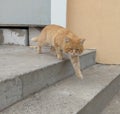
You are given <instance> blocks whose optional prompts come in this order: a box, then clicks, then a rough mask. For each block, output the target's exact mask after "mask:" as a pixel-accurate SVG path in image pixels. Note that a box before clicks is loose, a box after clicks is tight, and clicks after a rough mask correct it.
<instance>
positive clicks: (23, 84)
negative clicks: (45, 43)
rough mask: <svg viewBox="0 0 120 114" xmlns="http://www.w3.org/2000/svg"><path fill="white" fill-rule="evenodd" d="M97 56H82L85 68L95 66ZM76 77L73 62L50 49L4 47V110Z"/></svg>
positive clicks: (0, 55) (0, 96)
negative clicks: (71, 77)
mask: <svg viewBox="0 0 120 114" xmlns="http://www.w3.org/2000/svg"><path fill="white" fill-rule="evenodd" d="M95 53H96V52H95V50H86V51H85V52H84V53H83V54H82V55H81V67H82V69H84V68H87V67H89V66H91V65H93V64H95ZM85 58H86V59H85ZM88 61H89V62H88ZM72 74H74V71H73V68H72V65H71V63H70V61H69V60H68V59H67V58H65V60H63V61H60V60H58V59H57V58H56V57H55V55H54V54H53V53H50V52H49V49H48V47H46V48H44V49H43V54H37V53H36V51H35V50H33V49H30V48H29V47H24V46H8V45H0V110H2V109H4V108H6V107H8V106H9V105H11V104H13V103H15V102H17V101H19V100H21V99H23V98H25V97H27V96H29V95H30V94H33V93H34V92H37V91H39V90H41V89H43V88H45V87H47V86H48V85H51V84H53V83H56V82H57V81H60V80H62V79H64V78H66V77H69V76H70V75H72Z"/></svg>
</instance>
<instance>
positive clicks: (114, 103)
mask: <svg viewBox="0 0 120 114" xmlns="http://www.w3.org/2000/svg"><path fill="white" fill-rule="evenodd" d="M101 114H120V91H119V92H118V93H117V94H116V95H115V96H114V97H113V99H112V100H111V101H110V103H109V104H108V105H107V106H106V107H105V109H104V110H103V111H102V113H101Z"/></svg>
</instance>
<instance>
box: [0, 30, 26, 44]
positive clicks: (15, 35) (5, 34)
mask: <svg viewBox="0 0 120 114" xmlns="http://www.w3.org/2000/svg"><path fill="white" fill-rule="evenodd" d="M0 44H16V45H23V46H27V45H28V30H27V29H23V28H22V29H20V28H19V29H17V28H0Z"/></svg>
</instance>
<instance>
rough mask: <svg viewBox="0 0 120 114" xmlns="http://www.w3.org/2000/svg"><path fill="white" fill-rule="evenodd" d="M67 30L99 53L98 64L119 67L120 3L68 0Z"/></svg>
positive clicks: (112, 0)
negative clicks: (84, 39)
mask: <svg viewBox="0 0 120 114" xmlns="http://www.w3.org/2000/svg"><path fill="white" fill-rule="evenodd" d="M67 27H68V28H69V29H71V30H72V31H73V32H75V33H76V34H78V35H80V36H81V37H83V38H86V42H85V48H96V49H97V58H96V60H97V62H99V63H106V64H120V0H68V16H67Z"/></svg>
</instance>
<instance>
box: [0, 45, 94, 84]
mask: <svg viewBox="0 0 120 114" xmlns="http://www.w3.org/2000/svg"><path fill="white" fill-rule="evenodd" d="M43 50H44V51H43V54H37V53H36V51H35V50H33V49H30V48H29V47H25V46H10V45H1V46H0V82H1V81H4V80H7V79H12V78H15V77H16V76H18V75H22V74H24V73H29V72H32V71H35V70H37V69H42V68H44V67H48V66H49V65H53V64H57V63H60V62H61V60H58V59H57V58H56V56H55V55H54V54H52V53H50V52H49V47H48V48H47V47H46V48H44V49H43ZM93 51H95V50H85V51H84V53H83V54H82V55H84V54H87V53H90V52H93ZM65 59H66V58H65Z"/></svg>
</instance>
